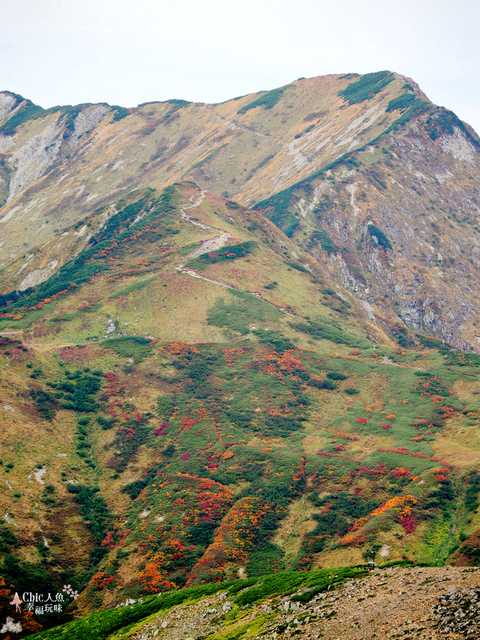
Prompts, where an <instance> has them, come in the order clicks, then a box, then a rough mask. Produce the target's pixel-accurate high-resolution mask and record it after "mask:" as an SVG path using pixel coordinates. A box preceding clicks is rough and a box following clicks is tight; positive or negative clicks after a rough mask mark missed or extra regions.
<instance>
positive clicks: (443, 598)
mask: <svg viewBox="0 0 480 640" xmlns="http://www.w3.org/2000/svg"><path fill="white" fill-rule="evenodd" d="M352 573H354V571H352ZM364 573H366V572H364ZM359 574H360V572H359ZM360 575H361V574H360ZM307 576H308V574H305V579H304V580H303V583H304V584H303V585H302V586H301V587H300V588H299V583H300V584H301V582H302V581H301V578H300V579H298V578H297V584H296V585H295V586H293V587H292V586H291V585H290V584H289V582H290V583H292V582H294V581H292V577H293V576H292V575H291V574H290V575H289V576H288V577H287V576H286V577H285V584H284V586H283V588H282V587H281V586H280V587H279V586H278V585H275V586H276V587H277V588H275V586H273V585H272V584H271V583H270V584H268V583H267V582H265V583H264V586H263V589H262V590H260V591H259V590H258V589H256V587H255V586H247V587H246V588H244V589H243V590H242V591H240V592H239V593H238V585H234V586H233V588H231V587H230V585H225V587H224V589H223V590H221V591H219V592H217V593H215V594H213V595H207V596H205V595H204V596H203V597H202V594H201V592H199V593H197V594H195V595H193V594H192V595H193V597H192V596H191V597H190V601H189V602H187V603H185V604H184V603H180V604H176V603H174V602H172V603H171V604H170V606H169V605H168V603H167V602H166V601H164V602H163V603H162V601H161V599H160V600H159V599H158V598H157V603H156V608H157V611H158V609H160V611H158V613H157V612H155V604H154V603H152V605H153V606H152V607H151V610H150V612H151V615H149V616H147V615H145V614H146V613H147V612H146V611H145V613H144V614H143V616H142V614H141V612H140V611H141V608H142V604H138V605H135V603H133V601H132V602H131V603H125V604H124V606H121V607H119V609H116V610H114V611H113V612H112V613H111V614H110V615H109V618H110V620H109V625H108V626H107V624H105V622H106V621H105V622H104V624H103V625H100V624H99V620H94V619H92V621H91V625H90V628H89V625H88V623H87V624H85V623H86V622H87V621H88V618H87V619H86V620H85V621H81V622H80V623H72V624H70V625H69V626H68V627H67V628H66V629H65V630H58V631H56V630H52V631H51V632H46V633H42V634H39V635H38V636H37V635H35V636H33V637H34V638H38V639H39V640H40V638H44V639H45V640H47V639H50V640H54V639H55V638H59V637H63V636H61V633H62V631H63V632H64V633H68V634H69V635H70V637H72V638H77V637H79V638H80V637H81V638H85V640H87V639H89V638H92V639H93V638H97V639H103V638H107V637H108V638H109V639H111V640H113V639H114V638H115V639H119V638H131V639H132V640H150V639H151V638H159V639H161V640H183V639H186V640H197V639H199V638H205V639H208V640H226V639H228V638H255V639H257V638H266V639H267V640H275V639H276V638H279V637H280V638H300V639H301V640H309V639H312V640H314V639H316V638H322V637H327V638H337V639H338V638H346V639H347V640H367V639H368V638H372V637H373V638H382V639H384V638H409V639H411V640H413V639H415V638H417V639H419V640H420V639H422V640H427V639H428V640H437V639H440V638H449V639H451V640H462V639H465V638H471V639H473V638H477V637H478V635H479V633H480V626H479V616H478V609H479V604H480V590H479V588H478V586H479V577H480V576H479V570H478V569H467V568H462V569H454V568H451V567H446V568H431V567H422V568H416V567H415V568H412V567H408V568H402V567H389V568H386V569H382V570H376V571H373V572H371V573H369V574H368V575H361V577H357V578H354V579H353V580H352V579H350V580H345V579H344V581H342V580H341V578H340V577H339V576H338V575H337V576H335V575H332V576H331V577H330V580H328V579H327V580H325V579H324V582H323V583H322V580H321V577H320V575H318V574H317V576H315V577H314V574H312V577H310V585H309V583H308V577H307ZM332 578H333V579H332ZM315 580H316V581H317V583H320V584H321V586H312V585H314V583H315ZM335 580H339V581H340V583H339V584H338V583H337V585H335ZM272 587H273V588H272ZM255 590H257V593H255V594H254V592H255ZM262 591H263V593H262ZM237 594H238V595H237ZM250 594H251V595H250ZM167 599H168V596H167ZM245 602H246V603H247V604H244V603H245ZM162 604H163V605H164V606H163V607H162V606H161V605H162ZM125 609H127V611H126V612H125ZM128 609H129V610H130V615H131V619H132V622H133V624H130V625H128V626H127V625H126V624H125V622H126V620H125V622H123V624H122V620H121V617H120V616H121V615H122V613H124V612H125V613H127V612H128ZM115 612H117V617H116V616H115ZM105 617H106V616H105ZM142 618H143V619H142ZM80 625H81V626H80ZM102 626H103V628H102ZM114 629H115V631H114ZM59 631H60V633H59ZM79 634H80V635H79Z"/></svg>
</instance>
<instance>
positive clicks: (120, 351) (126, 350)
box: [102, 336, 151, 364]
mask: <svg viewBox="0 0 480 640" xmlns="http://www.w3.org/2000/svg"><path fill="white" fill-rule="evenodd" d="M150 343H151V340H149V339H148V338H142V337H140V336H131V337H128V338H127V337H126V338H114V339H113V340H105V341H104V342H102V347H104V348H105V349H111V350H112V351H115V353H116V354H117V355H119V356H121V357H122V358H133V360H134V362H135V363H136V364H138V363H139V362H142V360H144V359H145V358H146V357H148V356H149V355H150V353H151V351H150V348H149V347H150Z"/></svg>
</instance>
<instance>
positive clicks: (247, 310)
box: [207, 289, 280, 335]
mask: <svg viewBox="0 0 480 640" xmlns="http://www.w3.org/2000/svg"><path fill="white" fill-rule="evenodd" d="M228 292H229V293H230V295H232V296H234V297H235V298H237V299H236V300H234V301H232V302H228V301H227V302H225V299H224V298H219V299H218V300H216V302H215V304H214V305H213V307H212V308H211V309H210V310H209V311H208V316H207V323H208V324H210V325H214V326H216V327H227V328H228V329H231V330H232V331H238V333H240V334H241V335H246V334H247V333H249V331H250V329H249V324H250V323H252V322H255V321H256V322H277V321H278V319H279V317H280V314H279V312H278V311H277V309H276V308H275V307H273V306H272V305H271V304H269V303H268V302H265V301H264V300H259V299H258V298H257V297H256V296H254V295H253V294H251V293H245V292H242V291H236V290H234V289H229V291H228Z"/></svg>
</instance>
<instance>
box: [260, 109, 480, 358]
mask: <svg viewBox="0 0 480 640" xmlns="http://www.w3.org/2000/svg"><path fill="white" fill-rule="evenodd" d="M479 170H480V143H479V140H478V138H477V136H476V135H475V134H474V133H473V132H472V131H471V130H470V129H468V128H467V127H466V126H465V125H464V124H463V123H462V122H460V121H459V120H458V119H457V118H456V117H455V116H454V114H452V113H451V112H448V111H446V110H444V109H440V108H431V107H429V108H428V109H423V110H422V111H421V112H419V113H417V114H416V115H414V116H413V118H412V119H411V120H410V121H409V122H407V123H406V124H404V125H403V126H400V127H398V128H397V129H396V130H394V131H392V132H390V133H388V134H386V135H384V136H381V137H380V138H379V139H377V140H376V141H375V142H374V143H373V144H371V145H367V146H366V147H365V148H364V149H362V150H361V151H359V152H356V153H353V154H351V155H350V156H349V157H347V158H345V159H344V160H343V161H342V162H339V163H338V164H337V165H336V166H334V167H333V168H332V169H330V170H327V171H324V172H322V173H321V174H320V175H318V176H317V177H314V178H313V179H311V180H307V181H305V182H303V183H301V184H299V185H298V186H297V187H295V188H293V189H290V190H287V191H284V192H282V193H281V194H277V195H276V196H274V197H273V198H271V199H268V200H267V201H264V202H262V203H259V205H258V207H257V208H258V209H259V210H261V211H263V212H264V213H265V214H266V215H268V216H269V217H270V218H271V219H273V220H274V221H276V222H277V223H278V224H279V226H281V227H282V226H283V227H290V228H294V232H293V238H294V239H296V240H297V242H298V243H299V244H300V245H301V246H304V247H305V248H308V249H309V250H310V251H312V252H313V253H314V254H315V255H316V256H317V257H318V258H319V259H323V261H324V262H328V263H330V265H331V268H332V270H334V271H335V272H336V274H337V277H338V278H339V280H340V282H341V283H342V285H343V286H344V287H346V288H347V289H349V290H351V291H353V292H355V294H356V295H357V296H358V297H359V298H360V300H362V302H363V305H364V307H365V309H366V313H367V314H368V315H369V316H370V317H371V319H374V318H375V319H376V322H378V323H380V324H383V325H385V326H390V328H391V329H393V330H394V332H396V333H397V335H398V334H399V332H400V333H401V331H402V328H401V325H402V324H403V325H406V326H407V327H408V328H409V329H411V330H412V331H413V332H414V333H415V332H417V331H420V332H421V333H427V334H431V335H434V336H437V337H439V338H441V339H443V340H446V341H448V342H450V343H452V344H454V345H455V346H456V347H459V348H462V349H467V350H468V349H478V342H479V340H480V337H479V336H480V329H478V328H477V323H478V318H479V313H480V306H479V305H480V301H479V299H478V297H477V296H476V295H475V292H476V291H478V287H479V284H480V281H479V272H478V267H479V264H480V262H479V261H480V191H479V187H478V174H479ZM395 324H396V325H397V326H396V327H395Z"/></svg>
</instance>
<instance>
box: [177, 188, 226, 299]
mask: <svg viewBox="0 0 480 640" xmlns="http://www.w3.org/2000/svg"><path fill="white" fill-rule="evenodd" d="M204 199H205V189H202V190H201V191H200V193H198V194H194V195H193V196H191V197H190V204H186V205H183V207H182V208H181V209H180V216H181V217H182V219H183V220H186V221H188V222H191V223H192V224H194V225H195V226H197V227H201V228H202V229H211V230H212V231H220V232H221V233H220V235H218V236H215V237H214V238H210V240H206V241H205V242H202V244H201V245H200V246H199V247H197V248H196V249H194V250H193V251H191V252H190V253H189V254H188V255H186V256H185V262H188V261H189V260H193V258H198V256H201V255H202V254H204V253H209V252H210V251H215V250H216V249H220V248H221V247H223V246H224V245H225V244H226V243H227V241H228V239H229V238H230V237H231V235H230V234H229V233H228V231H225V229H217V228H216V227H211V226H210V225H207V224H202V223H201V222H198V221H197V220H193V219H192V218H191V217H190V216H189V215H188V214H187V213H186V212H187V211H191V210H192V209H197V208H198V207H199V206H200V205H201V204H202V202H203V200H204ZM175 268H176V270H177V271H180V273H185V274H187V275H188V276H190V277H191V278H199V279H200V280H205V281H206V282H210V283H211V284H218V285H219V286H220V287H225V288H227V289H233V287H232V286H231V285H229V284H226V283H225V282H219V281H218V280H212V279H211V278H206V277H205V276H204V275H202V274H200V273H198V271H194V270H193V269H188V268H187V267H185V265H184V264H179V265H178V267H175Z"/></svg>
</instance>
